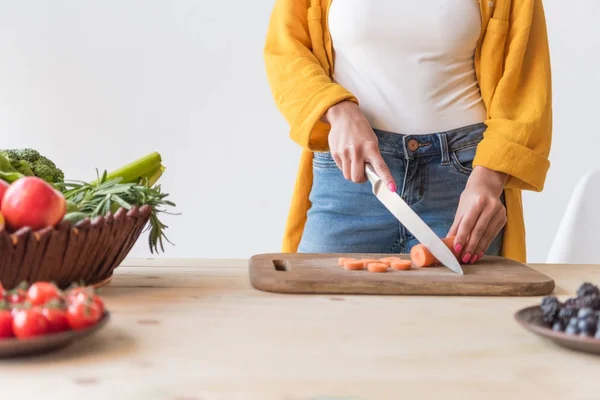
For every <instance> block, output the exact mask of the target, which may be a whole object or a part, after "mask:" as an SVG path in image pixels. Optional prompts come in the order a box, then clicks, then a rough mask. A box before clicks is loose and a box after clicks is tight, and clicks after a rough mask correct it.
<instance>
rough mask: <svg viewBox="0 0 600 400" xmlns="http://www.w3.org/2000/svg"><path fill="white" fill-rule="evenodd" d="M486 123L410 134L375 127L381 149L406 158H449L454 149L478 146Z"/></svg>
mask: <svg viewBox="0 0 600 400" xmlns="http://www.w3.org/2000/svg"><path fill="white" fill-rule="evenodd" d="M485 129H486V125H485V124H484V123H479V124H475V125H469V126H465V127H461V128H457V129H453V130H450V131H446V132H438V133H431V134H425V135H410V134H400V133H391V132H385V131H382V130H379V129H374V131H375V134H376V135H377V139H378V140H379V148H380V149H381V151H385V152H391V153H399V154H401V155H403V156H404V158H405V159H411V158H414V157H424V156H435V155H441V157H442V160H444V159H446V160H447V159H448V158H449V154H450V153H451V152H453V151H457V150H460V149H464V148H467V147H473V146H476V145H477V144H478V143H479V142H480V141H481V140H482V139H483V132H485Z"/></svg>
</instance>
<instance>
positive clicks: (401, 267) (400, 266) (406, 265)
mask: <svg viewBox="0 0 600 400" xmlns="http://www.w3.org/2000/svg"><path fill="white" fill-rule="evenodd" d="M411 265H412V262H411V261H410V260H398V261H392V269H395V270H396V271H406V270H409V269H410V267H411Z"/></svg>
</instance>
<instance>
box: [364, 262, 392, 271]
mask: <svg viewBox="0 0 600 400" xmlns="http://www.w3.org/2000/svg"><path fill="white" fill-rule="evenodd" d="M367 269H368V270H369V272H387V270H388V266H387V265H385V264H384V263H380V262H372V263H369V265H368V266H367Z"/></svg>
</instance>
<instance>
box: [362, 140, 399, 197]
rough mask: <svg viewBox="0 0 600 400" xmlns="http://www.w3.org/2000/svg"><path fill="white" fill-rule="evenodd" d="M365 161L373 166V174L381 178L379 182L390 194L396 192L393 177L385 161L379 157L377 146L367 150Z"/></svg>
mask: <svg viewBox="0 0 600 400" xmlns="http://www.w3.org/2000/svg"><path fill="white" fill-rule="evenodd" d="M367 151H368V152H367V155H366V157H365V158H366V160H367V161H368V162H369V164H371V165H372V166H373V169H374V170H375V173H377V175H378V176H379V177H380V178H381V180H382V181H383V182H384V183H385V186H386V187H387V188H388V189H389V190H390V191H392V192H395V191H396V182H395V181H394V177H393V176H392V172H391V171H390V169H389V167H388V166H387V164H386V163H385V160H384V159H383V157H382V156H381V153H380V152H379V148H378V147H377V145H375V146H374V147H371V148H369V149H368V150H367Z"/></svg>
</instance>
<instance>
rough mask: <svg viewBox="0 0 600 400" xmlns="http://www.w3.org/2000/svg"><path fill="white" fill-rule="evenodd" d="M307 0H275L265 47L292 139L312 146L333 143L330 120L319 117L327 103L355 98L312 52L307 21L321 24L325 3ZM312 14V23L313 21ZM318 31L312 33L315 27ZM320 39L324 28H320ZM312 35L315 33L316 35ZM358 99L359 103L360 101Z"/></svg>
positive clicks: (277, 100)
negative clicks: (311, 5)
mask: <svg viewBox="0 0 600 400" xmlns="http://www.w3.org/2000/svg"><path fill="white" fill-rule="evenodd" d="M311 11H315V12H312V13H311V15H310V16H309V6H308V4H307V0H276V2H275V6H274V8H273V11H272V13H271V18H270V21H269V26H268V31H267V38H266V43H265V47H264V61H265V65H266V71H267V78H268V81H269V86H270V88H271V92H272V94H273V97H274V99H275V103H276V105H277V108H278V109H279V111H280V112H281V113H282V114H283V116H284V118H285V119H286V120H287V122H288V124H289V125H290V127H291V130H290V136H291V138H292V140H294V141H295V142H296V143H298V144H299V145H300V146H302V147H303V148H304V149H307V150H311V151H323V150H327V149H328V147H329V144H328V141H327V136H328V134H329V125H328V124H325V123H323V122H321V121H320V119H321V117H322V116H323V114H325V112H326V111H327V110H328V109H329V107H331V106H333V105H335V104H337V103H339V102H341V101H344V100H351V101H354V102H357V100H356V98H355V97H354V96H353V95H352V94H351V93H350V92H348V91H347V90H346V89H344V88H343V87H342V86H341V85H338V84H336V83H334V82H332V80H331V79H330V77H329V75H328V74H327V73H326V71H325V69H324V68H323V66H322V65H321V63H320V62H319V60H318V59H317V57H316V56H315V55H314V54H313V52H312V47H313V45H312V40H311V35H310V30H309V23H314V24H315V25H314V28H313V29H315V28H317V30H318V28H319V27H320V22H321V21H320V18H321V8H320V7H317V8H314V7H313V9H312V10H311ZM311 19H314V21H313V22H309V20H311ZM313 33H314V32H313ZM320 36H321V38H320V39H321V43H322V31H321V34H320ZM313 40H314V38H313ZM357 103H358V102H357Z"/></svg>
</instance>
